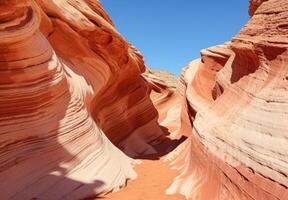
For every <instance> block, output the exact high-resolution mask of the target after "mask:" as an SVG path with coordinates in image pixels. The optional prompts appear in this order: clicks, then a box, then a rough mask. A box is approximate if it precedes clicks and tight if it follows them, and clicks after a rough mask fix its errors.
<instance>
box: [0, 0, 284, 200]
mask: <svg viewBox="0 0 288 200" xmlns="http://www.w3.org/2000/svg"><path fill="white" fill-rule="evenodd" d="M249 14H250V15H251V19H250V21H249V22H248V23H247V25H246V26H245V27H244V28H243V29H242V30H241V31H240V33H239V34H237V35H236V36H235V37H234V38H233V39H232V41H231V42H227V43H226V44H223V45H219V46H215V47H211V48H208V49H205V50H203V51H202V52H201V58H200V59H197V60H195V61H192V62H191V63H189V64H188V65H187V66H186V67H185V68H184V69H183V71H182V74H181V77H180V78H179V83H177V84H176V82H177V81H176V80H175V77H174V76H173V75H171V74H169V73H166V72H163V71H156V70H152V69H149V68H146V67H145V65H144V62H143V58H142V56H141V54H140V53H139V52H138V51H137V50H136V49H135V48H134V47H133V46H132V45H131V44H129V43H128V42H127V41H126V40H125V39H124V38H123V37H122V36H121V35H120V34H119V33H118V32H117V30H116V29H115V27H114V25H113V22H112V21H111V19H110V18H109V16H108V15H107V13H106V12H105V11H104V9H103V7H102V5H101V4H100V2H99V1H97V0H35V1H29V0H6V1H0V189H1V191H0V199H1V200H2V199H21V200H22V199H49V200H50V199H83V198H88V197H91V198H94V197H95V196H96V195H99V194H102V193H105V192H108V191H112V190H118V189H119V188H120V187H122V186H124V185H125V184H126V181H127V180H128V179H133V178H135V177H136V174H135V172H134V171H133V169H132V165H133V163H134V160H133V159H132V158H129V157H127V156H126V155H125V154H124V153H126V154H127V155H129V156H130V157H138V156H139V155H143V154H156V153H159V152H160V150H161V144H165V145H166V147H167V145H168V148H165V149H164V150H165V151H164V154H166V153H168V152H169V151H172V150H173V148H174V147H176V146H177V145H178V144H179V142H181V141H183V140H182V137H183V135H185V136H186V137H189V138H188V140H187V142H185V143H184V144H183V145H181V146H179V147H178V148H177V149H176V150H175V151H174V152H173V153H171V154H170V155H169V156H167V158H166V160H169V161H171V162H172V166H173V167H174V168H175V169H178V170H179V171H180V173H181V174H180V175H179V176H178V177H176V178H175V181H174V183H173V184H172V185H171V186H170V188H169V189H168V190H167V193H177V192H178V193H181V194H183V195H185V196H186V197H187V198H188V199H200V200H209V199H217V200H218V199H219V200H225V199H227V200H228V199H229V200H230V199H239V200H243V199H253V200H260V199H261V200H265V199H267V200H268V199H269V200H270V199H275V200H276V199H281V200H282V199H283V200H285V199H288V189H287V187H288V179H287V176H288V163H287V162H288V160H287V159H288V157H287V155H288V140H287V131H288V89H287V88H288V76H287V74H288V68H287V66H286V64H287V62H288V61H287V60H288V51H287V47H288V37H287V35H288V28H287V27H288V25H287V24H288V23H287V18H288V2H287V1H286V0H250V8H249ZM145 71H146V72H145ZM144 72H145V73H144ZM141 73H144V74H143V75H141ZM167 134H170V137H167ZM159 144H160V146H159ZM114 145H116V146H117V147H119V148H120V149H121V150H122V152H121V151H120V150H119V149H118V148H116V147H115V146H114ZM165 145H164V146H165ZM156 147H157V148H156ZM123 152H124V153H123ZM162 153H163V152H162ZM160 156H162V154H161V155H160V154H159V155H157V159H159V157H160ZM131 195H133V194H131Z"/></svg>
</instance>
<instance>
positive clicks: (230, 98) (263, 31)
mask: <svg viewBox="0 0 288 200" xmlns="http://www.w3.org/2000/svg"><path fill="white" fill-rule="evenodd" d="M250 14H251V16H252V18H251V19H250V21H249V22H248V23H247V25H246V26H245V27H244V28H243V29H242V30H241V31H240V33H239V34H237V35H236V36H235V37H234V38H233V39H232V42H231V43H230V42H229V43H227V44H225V45H220V46H216V47H212V48H208V49H206V50H203V51H202V52H201V58H200V59H198V60H195V61H193V62H191V63H190V64H189V65H187V66H186V68H185V69H184V70H183V74H182V83H183V85H184V87H185V88H186V90H185V97H186V99H187V102H188V113H189V117H190V119H191V122H192V123H193V133H192V136H191V138H189V139H188V140H189V141H188V143H186V144H185V146H182V147H181V148H182V149H179V150H178V151H177V153H178V154H179V155H178V156H177V158H176V159H173V158H172V157H173V156H171V158H170V159H172V160H173V162H174V167H175V168H177V169H179V170H180V171H181V175H180V176H178V177H177V178H176V179H175V181H174V183H173V184H172V185H171V187H170V188H169V189H168V191H167V192H168V193H173V192H175V191H177V192H180V193H182V194H184V195H185V196H186V197H187V198H192V199H203V200H204V199H205V200H209V199H221V200H224V199H227V200H228V199H229V200H230V199H239V200H240V199H241V200H243V199H259V200H260V199H261V200H263V199H267V200H268V199H269V200H270V199H287V198H288V189H287V187H288V179H287V176H288V160H287V159H288V157H287V155H288V140H287V131H288V113H287V111H288V78H287V74H288V68H287V58H288V51H287V47H288V40H287V33H288V32H287V30H288V29H287V27H288V26H287V17H288V2H287V1H286V0H268V1H251V6H250ZM179 152H180V153H179Z"/></svg>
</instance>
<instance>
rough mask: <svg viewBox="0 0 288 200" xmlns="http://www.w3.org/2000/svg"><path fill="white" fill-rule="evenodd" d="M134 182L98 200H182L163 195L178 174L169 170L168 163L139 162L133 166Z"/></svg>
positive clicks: (159, 161) (179, 196) (174, 196)
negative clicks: (136, 175) (135, 177)
mask: <svg viewBox="0 0 288 200" xmlns="http://www.w3.org/2000/svg"><path fill="white" fill-rule="evenodd" d="M135 171H136V172H137V174H138V178H137V179H136V180H132V181H129V182H128V185H127V187H125V188H123V189H121V190H120V191H119V192H115V193H110V194H108V195H106V196H104V197H101V198H100V199H105V200H184V199H185V198H184V196H182V195H171V196H170V195H169V196H168V195H165V190H166V189H167V188H168V187H169V185H170V184H171V183H172V181H173V178H174V177H176V176H177V175H178V172H177V171H175V170H171V169H170V167H169V163H167V162H164V161H163V158H161V159H159V160H141V164H140V165H136V166H135Z"/></svg>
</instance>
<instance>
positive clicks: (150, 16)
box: [101, 0, 249, 75]
mask: <svg viewBox="0 0 288 200" xmlns="http://www.w3.org/2000/svg"><path fill="white" fill-rule="evenodd" d="M101 2H102V4H103V6H104V8H105V9H106V11H107V12H108V13H109V15H110V17H111V18H112V20H113V22H114V24H115V26H116V27H117V29H118V31H119V32H120V33H121V34H122V35H123V36H124V37H125V38H126V39H127V40H128V41H129V42H131V43H132V44H133V45H134V46H136V47H137V48H138V49H139V50H140V51H141V53H142V54H143V55H144V58H145V63H146V65H147V66H150V67H152V68H156V69H166V70H168V71H170V72H172V73H174V74H176V75H179V74H180V72H181V69H182V68H183V67H184V66H185V65H186V64H187V63H188V62H190V61H191V60H193V59H195V58H198V57H199V56H200V54H199V51H200V50H201V49H203V48H207V47H209V46H213V45H217V44H222V43H223V42H225V41H229V40H230V39H231V38H232V37H233V36H234V35H235V34H236V33H237V32H238V31H239V30H240V29H241V27H243V25H245V23H246V22H247V21H248V19H249V16H248V2H249V1H248V0H210V1H207V0H205V1H204V0H178V1H175V0H102V1H101ZM207 2H208V3H207Z"/></svg>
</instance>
